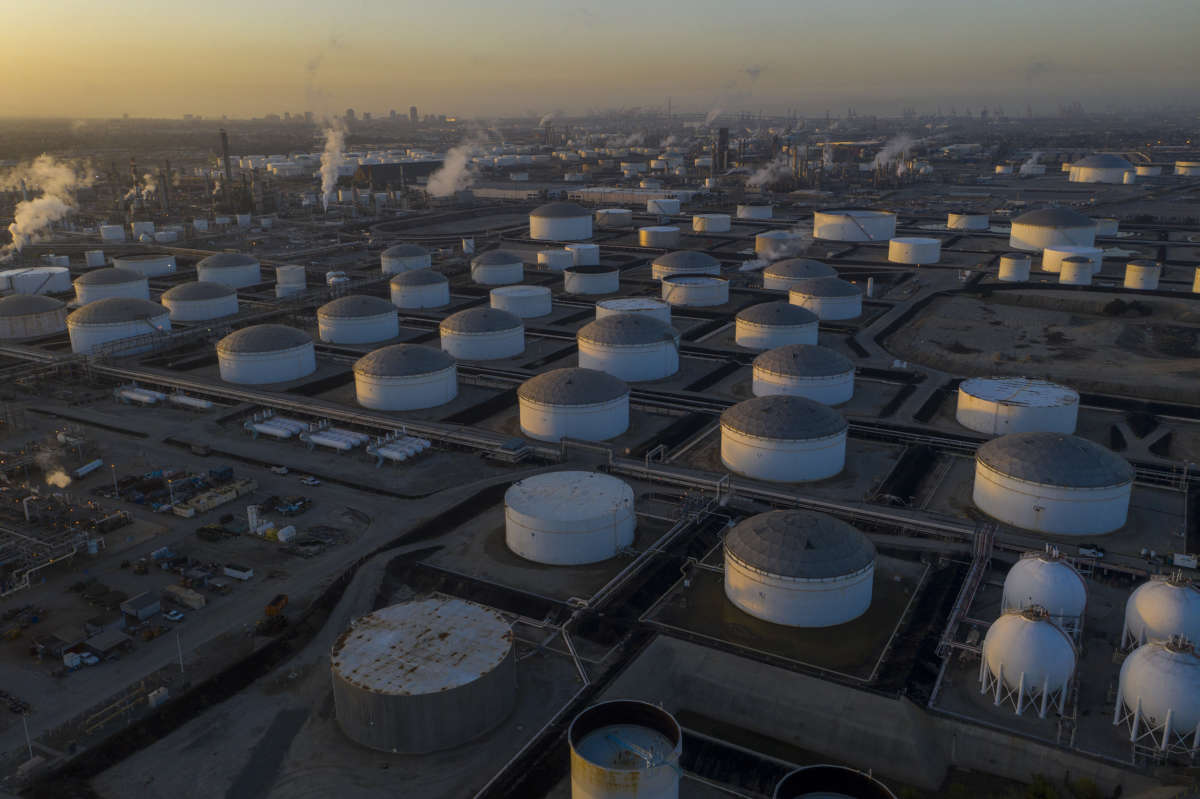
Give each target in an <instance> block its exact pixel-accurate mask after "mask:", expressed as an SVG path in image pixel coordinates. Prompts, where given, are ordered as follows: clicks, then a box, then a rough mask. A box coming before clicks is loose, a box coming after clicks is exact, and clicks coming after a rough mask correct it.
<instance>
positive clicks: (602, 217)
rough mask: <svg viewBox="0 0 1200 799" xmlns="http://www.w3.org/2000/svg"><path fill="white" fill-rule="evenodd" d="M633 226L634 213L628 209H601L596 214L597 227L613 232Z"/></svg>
mask: <svg viewBox="0 0 1200 799" xmlns="http://www.w3.org/2000/svg"><path fill="white" fill-rule="evenodd" d="M632 225H633V211H631V210H630V209H628V208H601V209H600V210H599V211H597V212H596V227H600V228H605V229H608V230H611V229H613V228H627V227H631V226H632Z"/></svg>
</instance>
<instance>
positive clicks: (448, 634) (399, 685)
mask: <svg viewBox="0 0 1200 799" xmlns="http://www.w3.org/2000/svg"><path fill="white" fill-rule="evenodd" d="M329 661H330V671H331V675H332V680H333V704H334V711H335V714H336V716H337V722H338V726H339V727H341V729H342V732H343V733H345V734H346V736H347V737H348V738H350V739H351V740H352V741H354V742H355V743H358V744H360V745H361V746H365V747H368V748H370V749H376V750H378V751H381V752H394V753H404V754H422V753H427V752H434V751H438V750H442V749H450V748H452V747H456V746H460V745H461V744H464V743H467V742H468V741H472V740H474V739H476V738H478V737H479V736H481V735H483V734H484V733H486V732H488V731H489V730H491V729H493V728H495V727H496V726H497V725H499V724H500V723H501V722H502V721H504V719H505V718H507V717H508V715H509V714H510V713H511V712H512V709H513V707H514V705H515V704H516V697H517V661H516V648H515V647H514V646H513V635H512V628H511V625H510V624H509V623H508V621H507V620H505V618H504V617H503V616H501V615H500V614H499V613H498V612H496V611H494V610H492V609H490V608H486V607H483V606H482V605H477V604H475V603H474V602H468V601H467V600H464V599H458V598H454V597H446V596H441V595H433V596H428V597H423V598H420V599H414V600H413V601H411V602H403V603H401V604H398V605H391V606H389V607H386V608H382V609H381V610H377V611H375V612H374V613H370V614H368V615H366V616H363V617H361V618H358V619H355V620H354V621H353V622H352V623H351V626H350V629H348V630H346V632H344V633H342V635H341V636H340V637H339V638H338V639H337V641H335V642H334V644H333V648H332V651H331V652H330V656H329Z"/></svg>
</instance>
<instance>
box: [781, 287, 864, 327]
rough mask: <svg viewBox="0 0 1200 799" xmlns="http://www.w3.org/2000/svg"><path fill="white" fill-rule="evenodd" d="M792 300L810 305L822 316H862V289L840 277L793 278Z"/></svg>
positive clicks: (797, 303)
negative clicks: (794, 279)
mask: <svg viewBox="0 0 1200 799" xmlns="http://www.w3.org/2000/svg"><path fill="white" fill-rule="evenodd" d="M788 302H790V303H792V305H799V306H801V307H802V308H807V309H808V310H810V311H812V312H813V313H815V314H816V315H817V318H818V319H827V320H837V319H853V318H855V317H857V316H861V315H862V290H861V289H859V287H858V286H856V285H854V284H853V283H848V282H846V281H845V280H842V279H841V278H839V277H812V278H806V279H804V280H796V281H793V283H792V286H791V288H790V289H788Z"/></svg>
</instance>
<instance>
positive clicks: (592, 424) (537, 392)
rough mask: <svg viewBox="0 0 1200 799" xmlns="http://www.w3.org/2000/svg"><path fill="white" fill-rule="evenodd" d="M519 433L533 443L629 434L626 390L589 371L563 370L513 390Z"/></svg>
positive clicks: (618, 382)
mask: <svg viewBox="0 0 1200 799" xmlns="http://www.w3.org/2000/svg"><path fill="white" fill-rule="evenodd" d="M517 402H518V405H519V408H520V416H521V432H522V433H524V434H525V435H527V436H529V437H530V438H536V439H538V440H539V441H555V442H557V441H560V440H562V439H563V438H575V439H581V440H583V441H606V440H608V439H610V438H614V437H616V436H619V435H621V434H622V433H624V432H625V431H626V430H628V429H629V387H628V386H627V385H625V382H624V381H623V380H621V379H619V378H617V377H613V376H612V375H610V374H607V373H605V372H599V371H596V370H594V369H581V368H571V367H568V368H563V369H552V370H550V371H549V372H543V373H542V374H540V375H537V376H536V377H531V378H530V379H529V380H526V381H525V382H524V383H522V384H521V387H520V388H519V389H518V390H517Z"/></svg>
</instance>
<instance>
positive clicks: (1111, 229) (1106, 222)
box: [1096, 216, 1121, 236]
mask: <svg viewBox="0 0 1200 799" xmlns="http://www.w3.org/2000/svg"><path fill="white" fill-rule="evenodd" d="M1120 231H1121V220H1119V219H1116V218H1114V217H1111V216H1102V217H1100V218H1099V219H1097V220H1096V235H1097V236H1115V235H1117V234H1118V233H1119V232H1120Z"/></svg>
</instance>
